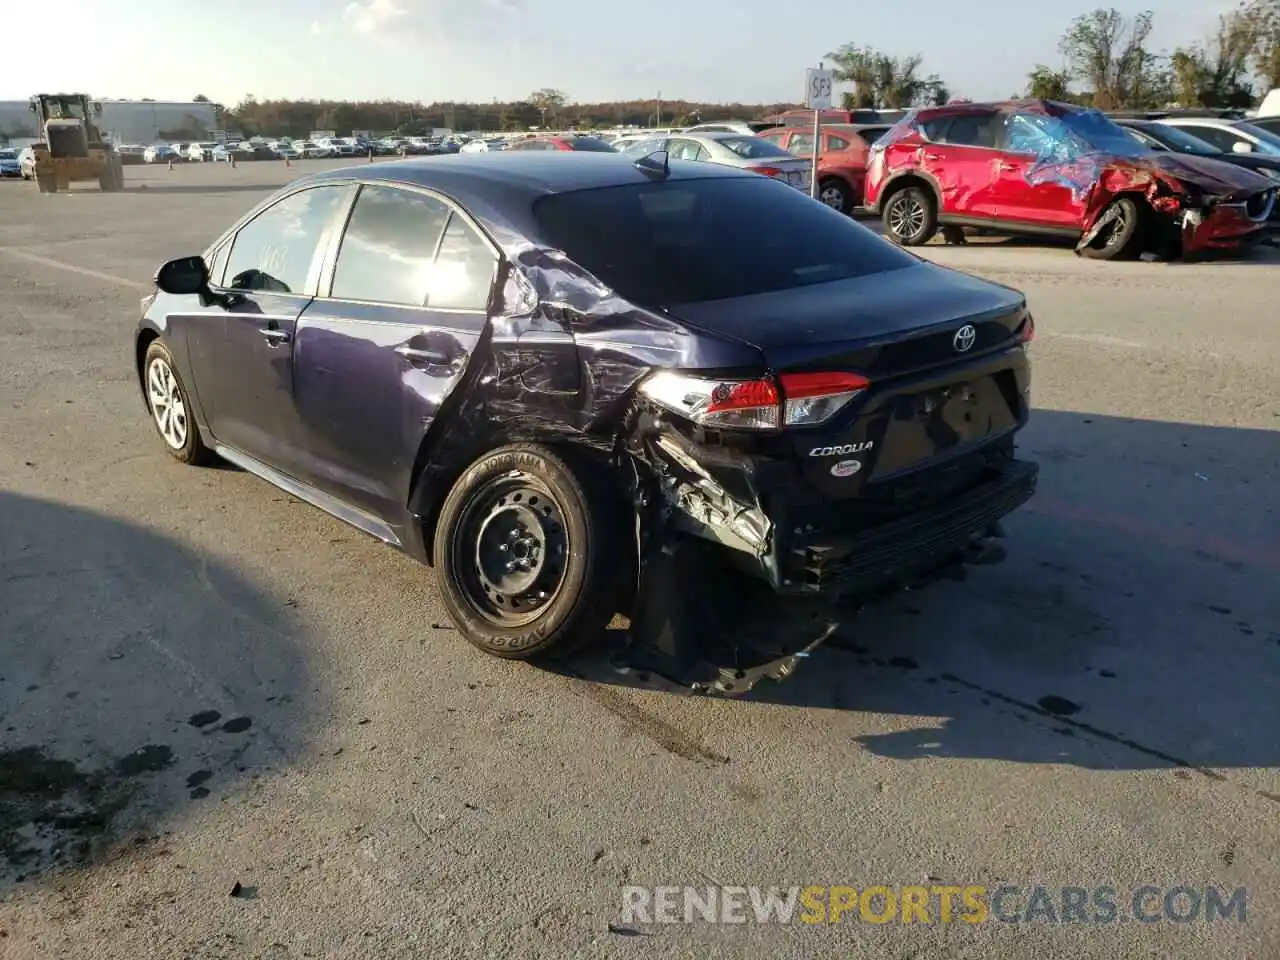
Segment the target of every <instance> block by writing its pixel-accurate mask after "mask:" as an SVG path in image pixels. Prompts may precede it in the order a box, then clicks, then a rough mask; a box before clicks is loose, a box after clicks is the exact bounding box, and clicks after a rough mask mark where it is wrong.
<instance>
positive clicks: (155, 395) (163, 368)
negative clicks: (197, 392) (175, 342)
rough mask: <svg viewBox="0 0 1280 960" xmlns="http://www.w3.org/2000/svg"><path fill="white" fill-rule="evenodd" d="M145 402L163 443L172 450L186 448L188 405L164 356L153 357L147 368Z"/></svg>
mask: <svg viewBox="0 0 1280 960" xmlns="http://www.w3.org/2000/svg"><path fill="white" fill-rule="evenodd" d="M147 399H148V401H149V402H150V404H151V415H152V416H153V417H154V418H155V421H156V428H157V429H158V430H159V431H160V436H162V437H164V442H165V443H167V444H168V445H169V447H170V448H171V449H173V450H181V449H183V448H184V447H185V446H186V445H187V430H188V429H189V425H188V423H187V406H186V404H185V403H183V401H182V391H181V390H179V389H178V378H177V377H175V376H174V375H173V368H172V367H170V366H169V361H167V360H166V359H165V358H164V357H153V358H152V360H151V363H150V364H149V365H148V366H147Z"/></svg>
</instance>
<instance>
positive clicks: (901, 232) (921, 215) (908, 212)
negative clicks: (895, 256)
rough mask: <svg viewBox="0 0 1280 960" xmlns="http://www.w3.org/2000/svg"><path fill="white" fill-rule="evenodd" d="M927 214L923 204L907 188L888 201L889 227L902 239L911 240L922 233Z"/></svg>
mask: <svg viewBox="0 0 1280 960" xmlns="http://www.w3.org/2000/svg"><path fill="white" fill-rule="evenodd" d="M928 216H929V214H928V211H927V210H925V208H924V204H923V203H921V202H920V200H919V199H918V198H917V197H916V195H915V194H914V193H912V192H911V191H909V190H904V191H903V192H902V193H899V194H898V195H897V196H895V197H894V198H893V199H892V200H890V201H889V217H888V220H889V229H890V230H892V231H893V232H894V235H895V236H899V237H902V239H904V240H912V239H914V238H915V237H917V236H918V235H919V234H920V233H922V232H923V231H924V225H925V222H926V220H927V219H928Z"/></svg>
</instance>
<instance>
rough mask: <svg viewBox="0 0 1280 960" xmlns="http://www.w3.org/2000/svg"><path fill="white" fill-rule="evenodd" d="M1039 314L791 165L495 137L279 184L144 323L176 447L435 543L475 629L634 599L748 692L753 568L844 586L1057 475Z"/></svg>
mask: <svg viewBox="0 0 1280 960" xmlns="http://www.w3.org/2000/svg"><path fill="white" fill-rule="evenodd" d="M1033 329H1034V328H1033V321H1032V318H1031V315H1030V314H1029V313H1028V310H1027V306H1026V302H1025V299H1024V298H1023V296H1022V295H1021V294H1020V293H1018V292H1017V291H1015V290H1012V289H1009V288H1008V287H1004V286H999V285H996V284H993V283H989V282H986V281H984V280H980V279H977V278H975V277H971V276H968V275H965V274H962V273H958V272H956V271H952V270H948V269H944V268H942V267H938V266H934V265H932V264H930V263H928V262H926V261H923V260H921V259H920V258H918V257H916V256H915V255H914V254H912V253H910V252H908V251H905V250H902V249H899V248H898V247H896V246H894V245H892V244H889V243H886V242H885V241H884V240H883V239H881V238H880V237H878V236H876V235H875V234H874V233H872V232H870V231H869V230H867V229H866V228H864V227H862V226H859V225H858V224H857V223H855V222H854V221H852V220H850V219H849V218H848V217H846V216H842V215H840V214H839V213H837V212H835V211H834V210H831V209H830V208H828V207H826V206H824V205H822V204H819V203H814V202H813V201H812V200H811V199H809V198H808V197H807V196H805V195H804V194H803V193H801V192H800V191H798V190H795V189H794V188H792V187H789V186H786V185H785V184H782V183H779V182H777V181H775V180H773V179H771V178H768V177H761V176H758V175H756V174H752V173H749V172H746V171H743V170H739V169H735V168H732V167H727V166H721V165H718V164H708V163H680V162H672V163H669V164H665V163H663V161H662V160H660V159H657V158H654V157H647V158H640V159H638V160H636V159H634V158H630V157H626V156H622V155H619V154H614V153H610V154H594V155H593V154H587V155H581V156H578V157H555V158H552V157H547V156H542V157H539V156H537V155H525V156H522V155H520V154H518V153H514V154H513V153H509V152H503V153H494V154H492V155H487V156H471V155H468V154H461V155H458V156H452V157H439V158H433V159H430V160H422V161H412V160H409V161H405V162H402V163H395V164H379V165H368V164H365V165H360V166H358V167H351V168H348V169H343V170H336V171H330V172H325V173H318V174H315V175H312V176H308V177H306V178H304V179H301V180H298V181H296V182H294V183H292V184H290V185H289V186H287V187H285V188H284V189H282V190H281V191H279V192H278V193H276V194H275V195H274V196H272V197H270V198H269V199H268V200H266V201H264V202H263V203H262V204H260V205H259V206H258V207H257V208H256V209H254V210H253V211H252V212H251V213H249V214H248V215H247V216H245V217H244V218H243V219H242V220H240V221H239V222H238V223H236V224H235V226H234V227H233V228H232V229H230V230H229V231H228V232H227V233H225V234H224V235H223V236H222V237H220V238H219V239H218V240H217V241H215V242H214V244H213V245H212V246H211V247H210V248H209V249H208V250H207V251H206V252H205V253H204V255H203V256H198V257H188V258H184V259H179V260H173V261H170V262H169V263H166V264H165V265H164V266H162V267H161V268H160V270H159V272H158V273H157V275H156V291H155V292H154V293H153V294H151V295H150V296H149V297H148V298H147V299H146V300H145V301H144V303H143V307H142V317H141V321H140V323H139V325H138V329H137V333H136V343H135V350H136V361H137V375H138V378H139V384H140V386H141V389H142V395H143V398H144V400H145V402H146V404H147V408H148V411H149V413H150V415H151V416H152V418H153V420H154V422H155V426H156V427H157V429H158V431H159V434H160V437H161V438H162V440H163V442H164V445H165V447H166V448H167V450H168V452H169V453H170V454H171V455H172V456H173V457H175V458H177V459H178V460H180V461H183V462H185V463H199V462H203V461H207V460H209V459H210V458H211V457H212V456H214V455H218V456H221V457H223V458H225V459H226V460H229V461H231V462H232V463H235V464H238V465H239V466H241V467H242V468H244V469H246V470H248V471H250V472H252V473H254V474H256V475H258V476H259V477H262V478H264V479H266V480H268V481H269V482H271V483H273V484H275V485H276V486H278V487H280V488H282V489H284V490H286V491H288V492H290V493H291V494H293V495H294V496H297V497H299V498H301V499H303V500H306V501H308V502H310V503H312V504H314V505H316V506H318V507H320V508H321V509H323V510H326V511H328V512H329V513H331V514H333V515H334V516H336V517H338V518H340V519H342V520H344V521H346V522H347V523H349V524H351V525H353V526H355V527H357V528H359V529H361V530H363V531H365V532H366V533H368V534H371V535H372V536H374V537H376V538H378V539H380V540H382V541H385V542H386V543H388V544H391V545H393V546H395V547H397V548H399V549H401V550H404V551H405V552H407V553H409V554H410V555H412V556H413V557H416V558H417V559H419V560H423V561H425V562H427V563H429V564H432V565H433V566H434V567H435V568H436V570H437V572H438V578H439V582H440V586H441V591H442V594H443V597H444V602H445V604H446V606H447V607H448V610H449V612H450V613H451V615H452V616H453V619H454V621H455V622H456V623H457V625H458V628H459V629H460V630H461V631H462V633H463V634H464V635H465V636H466V637H467V638H468V639H469V640H470V641H471V642H473V643H475V644H476V645H477V646H479V647H480V648H482V649H484V650H486V651H488V652H490V653H492V654H496V655H498V656H502V657H510V658H531V657H534V656H536V655H539V654H550V653H553V652H556V651H560V650H564V649H567V648H568V647H569V646H570V644H571V643H573V642H574V641H577V640H583V639H588V640H589V639H592V638H594V637H595V636H597V635H598V634H599V633H600V631H601V630H602V628H603V627H604V626H605V624H606V623H607V621H608V620H609V619H610V618H611V617H612V616H613V614H614V613H615V612H616V611H618V610H631V611H632V612H633V614H634V618H633V630H634V631H635V635H636V636H637V638H639V639H638V640H637V643H638V646H637V648H636V649H637V651H638V653H637V655H638V656H639V655H641V654H643V655H644V656H648V657H649V661H648V662H650V663H653V664H654V665H655V666H654V668H655V669H657V670H659V671H664V670H665V671H666V673H665V675H666V676H668V677H671V678H673V679H677V680H679V682H681V683H688V684H690V685H693V686H695V687H699V688H700V689H708V690H718V691H721V692H731V693H737V692H740V691H742V690H745V689H748V688H749V687H750V686H751V684H752V683H753V682H754V681H755V680H756V679H758V678H759V677H760V676H785V675H786V674H787V673H789V672H790V670H791V668H792V667H793V666H794V665H795V663H796V662H797V660H796V656H797V650H799V648H798V647H795V646H790V647H787V646H786V645H784V648H783V649H782V650H781V651H779V650H778V649H774V648H771V647H770V646H769V644H772V643H775V642H776V641H777V637H776V636H770V637H767V638H757V637H756V636H755V635H754V634H751V633H750V630H749V628H750V627H751V626H755V627H757V628H758V626H759V624H758V623H751V624H748V625H747V627H744V628H743V629H742V630H741V631H739V632H735V630H734V628H733V626H732V622H733V617H735V616H739V615H741V614H742V613H743V611H744V610H746V609H747V607H748V602H747V601H748V597H749V596H756V597H758V598H761V600H760V602H761V603H762V604H764V605H765V606H764V607H761V609H766V608H767V609H770V610H792V611H794V610H798V609H800V607H801V606H803V605H805V604H806V602H809V601H812V602H814V603H820V604H824V605H825V604H833V605H834V604H835V603H836V602H838V601H840V600H843V599H849V598H854V599H857V598H861V597H864V596H867V595H870V594H873V593H877V592H879V591H881V590H883V589H885V588H886V587H891V586H893V585H895V584H900V583H903V582H908V581H910V580H911V579H913V578H915V577H917V576H919V575H922V574H926V573H928V572H930V571H935V570H936V569H937V568H939V567H944V566H948V565H951V564H954V563H956V562H958V561H959V560H960V559H961V558H962V557H963V556H964V555H965V554H966V551H972V550H974V549H975V548H976V549H980V550H988V551H990V550H993V549H994V548H993V546H992V545H991V544H985V545H983V540H984V538H985V537H987V536H988V535H989V534H991V533H993V532H994V530H993V526H994V524H995V523H996V521H997V520H999V518H1001V517H1002V516H1004V515H1005V514H1007V513H1009V512H1010V511H1012V510H1014V509H1015V508H1017V507H1018V506H1019V505H1020V504H1022V503H1023V502H1024V501H1026V500H1027V499H1028V498H1029V497H1030V496H1031V495H1032V493H1033V490H1034V486H1035V481H1036V477H1037V468H1036V466H1035V465H1034V464H1031V463H1028V462H1024V461H1020V460H1018V459H1017V458H1016V457H1015V451H1014V434H1015V433H1016V431H1018V430H1019V429H1020V428H1021V427H1022V426H1023V425H1024V424H1025V422H1026V420H1027V416H1028V393H1029V376H1030V371H1029V365H1028V361H1027V356H1026V347H1027V342H1028V341H1029V340H1030V339H1031V337H1032V333H1033ZM987 559H989V555H988V557H987ZM682 564H683V565H684V566H681V565H682ZM734 571H736V572H734ZM721 576H723V577H725V578H727V579H728V580H729V581H731V583H732V584H733V592H730V593H724V594H720V595H719V598H718V599H714V597H715V596H716V595H713V594H712V593H711V585H712V584H713V583H714V582H715V578H717V577H721ZM690 577H692V578H693V582H697V583H698V585H699V588H698V590H696V591H690V590H688V589H687V587H688V584H689V582H691V581H690ZM752 583H754V584H755V585H756V587H755V590H754V592H748V591H744V590H743V589H742V587H743V585H749V584H752ZM673 585H674V587H675V589H671V588H672V586H673ZM695 595H696V596H695ZM778 595H784V596H786V597H788V598H790V600H789V604H790V605H788V604H780V603H779V601H778V599H777V597H778ZM709 598H712V599H710V600H709ZM695 602H711V603H712V604H713V606H714V607H715V609H714V610H713V612H712V614H711V615H710V617H711V619H710V620H709V621H708V620H701V621H699V620H698V619H697V618H696V617H695V616H693V615H692V614H690V616H687V617H683V618H682V615H681V614H680V611H681V610H682V609H689V610H693V609H695V607H694V604H695ZM832 608H833V609H834V606H833V607H832ZM791 619H792V620H796V619H797V618H795V617H792V618H791ZM676 621H679V622H678V623H677V622H676ZM708 622H709V623H710V624H712V625H714V626H715V627H716V628H718V630H712V629H710V628H709V626H708ZM663 624H665V625H667V626H668V627H669V628H670V629H662V625H663ZM719 633H724V634H726V636H727V638H728V639H727V640H726V641H725V642H726V643H730V645H731V647H732V649H731V650H730V651H729V652H728V653H726V652H725V649H726V648H725V647H724V646H723V645H722V646H719V647H716V645H715V643H712V642H711V641H707V640H706V637H708V636H709V635H711V634H717V635H718V634H719ZM825 636H826V632H819V634H818V635H817V636H816V637H815V638H813V639H811V640H810V641H807V643H808V644H809V645H810V646H811V645H816V643H817V642H820V640H821V639H823V638H824V637H825ZM654 637H659V638H660V639H658V640H653V642H649V640H648V639H646V638H654ZM640 640H644V642H643V643H641V642H640ZM757 641H758V642H757ZM717 642H718V641H717ZM713 648H714V649H713ZM709 650H712V652H710V653H709V652H708V651H709ZM800 652H801V653H802V652H803V650H800ZM753 656H754V657H756V658H757V659H756V660H751V658H752V657H753ZM726 663H727V664H728V667H725V664H726ZM708 664H710V666H708ZM721 668H724V672H721ZM748 668H749V669H748ZM753 670H755V671H756V672H754V673H753V672H752V671H753Z"/></svg>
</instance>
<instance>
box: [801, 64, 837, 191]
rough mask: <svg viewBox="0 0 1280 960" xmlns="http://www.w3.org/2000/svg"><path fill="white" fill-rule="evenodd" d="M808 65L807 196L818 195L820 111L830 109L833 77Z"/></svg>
mask: <svg viewBox="0 0 1280 960" xmlns="http://www.w3.org/2000/svg"><path fill="white" fill-rule="evenodd" d="M823 66H824V65H823V64H822V63H819V64H818V69H816V70H814V69H813V68H812V67H810V68H809V69H808V70H806V71H805V73H804V102H805V106H807V107H808V108H809V109H810V110H812V111H813V157H812V162H811V164H810V168H809V196H811V197H813V198H814V199H815V200H816V199H817V197H818V153H819V150H820V148H821V145H822V111H823V110H830V109H831V91H832V87H833V86H834V83H835V77H834V76H833V74H832V72H831V71H830V70H824V69H823Z"/></svg>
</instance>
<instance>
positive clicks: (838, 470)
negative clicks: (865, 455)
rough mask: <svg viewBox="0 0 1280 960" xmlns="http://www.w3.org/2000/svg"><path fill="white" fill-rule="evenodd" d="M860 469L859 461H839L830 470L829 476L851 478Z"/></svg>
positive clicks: (860, 463) (860, 462)
mask: <svg viewBox="0 0 1280 960" xmlns="http://www.w3.org/2000/svg"><path fill="white" fill-rule="evenodd" d="M861 469H862V461H861V460H841V461H840V462H839V463H837V464H836V465H835V466H834V467H832V468H831V475H832V476H833V477H852V476H853V475H854V474H855V473H857V472H858V471H859V470H861Z"/></svg>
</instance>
